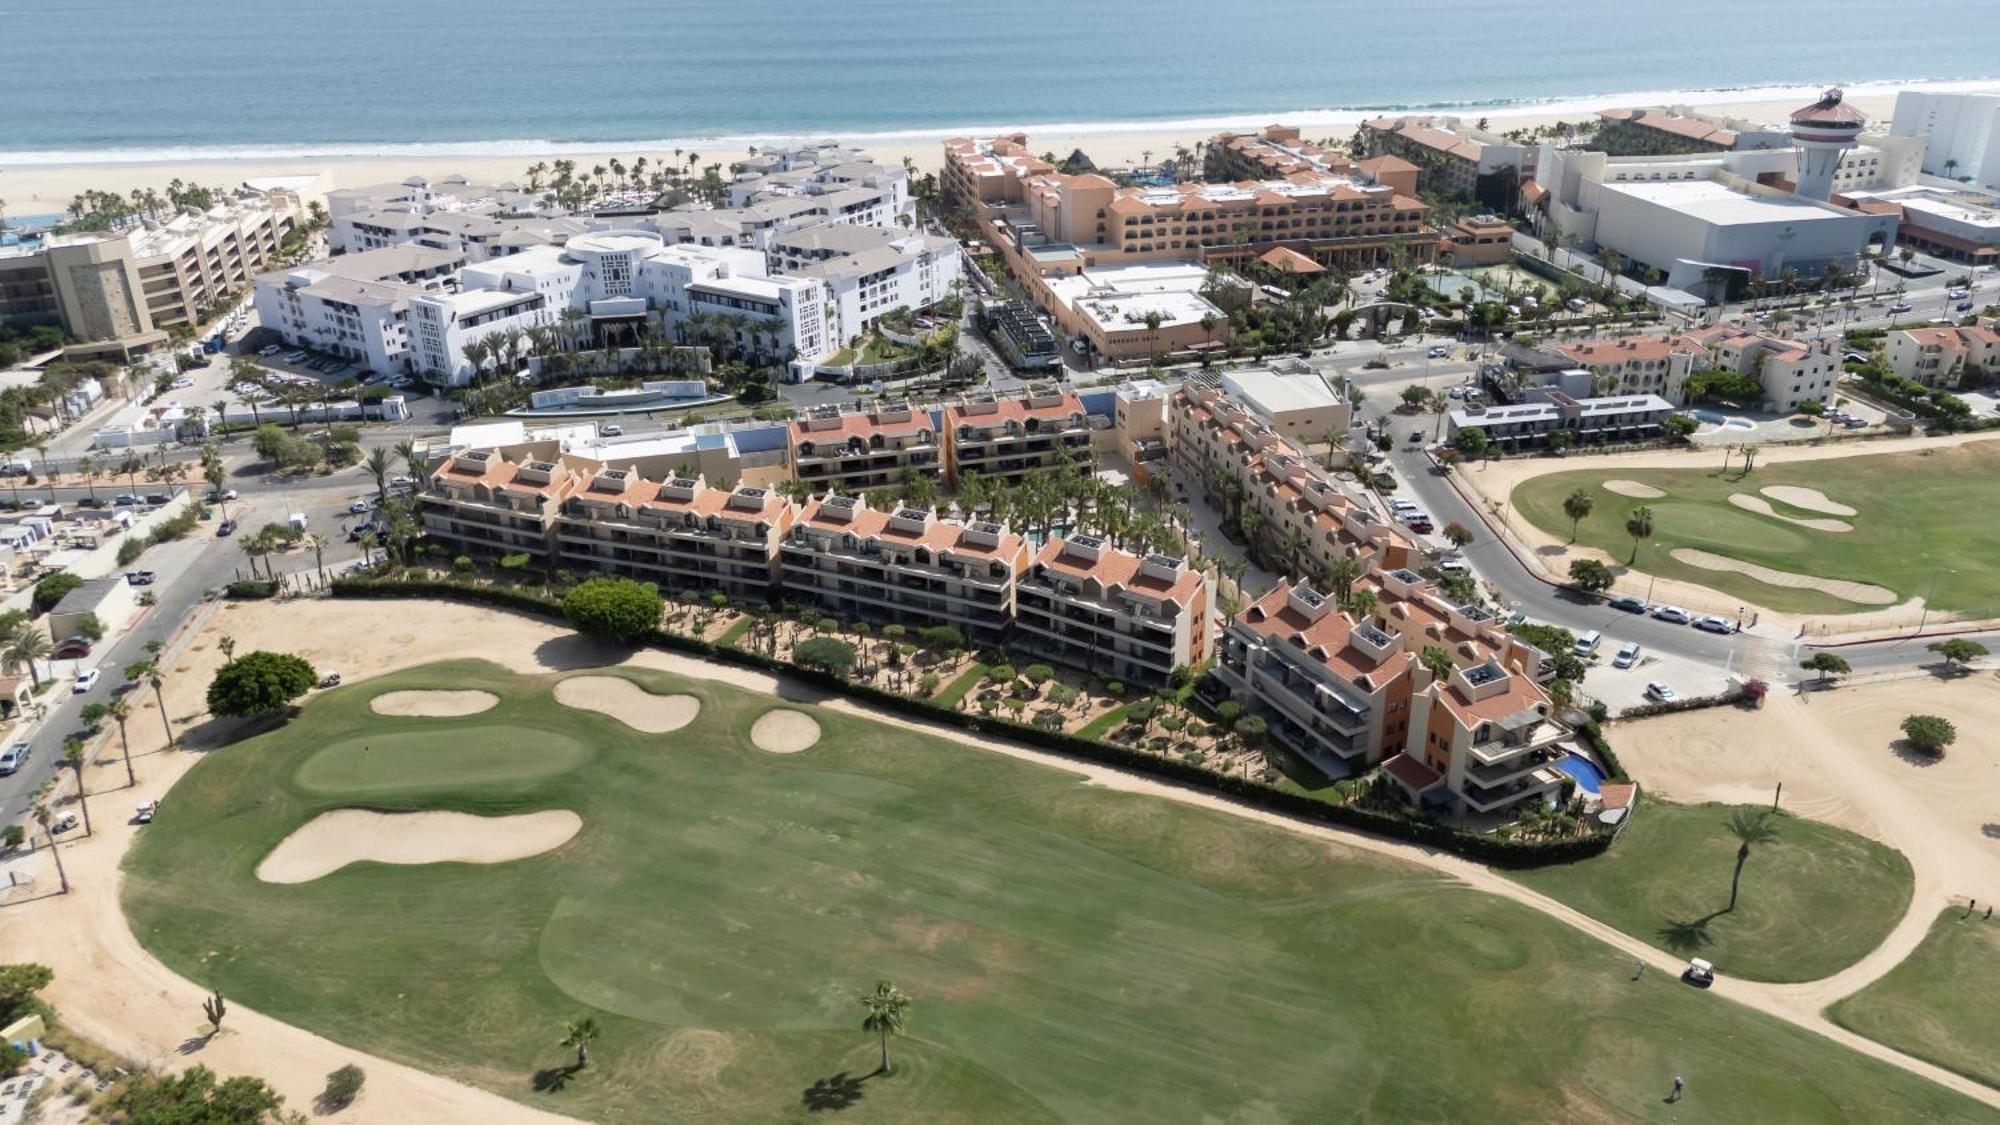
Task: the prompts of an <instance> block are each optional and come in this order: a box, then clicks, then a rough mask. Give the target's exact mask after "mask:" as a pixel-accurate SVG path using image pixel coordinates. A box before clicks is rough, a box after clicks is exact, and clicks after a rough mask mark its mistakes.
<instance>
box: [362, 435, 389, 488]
mask: <svg viewBox="0 0 2000 1125" xmlns="http://www.w3.org/2000/svg"><path fill="white" fill-rule="evenodd" d="M363 464H365V465H366V466H367V467H368V475H369V476H371V477H374V478H375V499H376V500H377V501H381V500H387V499H388V498H389V451H388V450H386V449H383V448H382V447H381V446H376V447H375V448H374V449H371V450H369V451H368V460H367V461H365V462H363Z"/></svg>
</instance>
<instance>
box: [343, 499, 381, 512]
mask: <svg viewBox="0 0 2000 1125" xmlns="http://www.w3.org/2000/svg"><path fill="white" fill-rule="evenodd" d="M347 510H348V511H350V512H352V513H354V514H355V515H357V516H358V515H362V514H363V513H366V512H372V511H374V510H375V501H373V500H370V499H368V498H367V497H365V496H364V497H362V498H361V499H359V500H356V501H355V502H353V503H352V504H349V505H348V506H347Z"/></svg>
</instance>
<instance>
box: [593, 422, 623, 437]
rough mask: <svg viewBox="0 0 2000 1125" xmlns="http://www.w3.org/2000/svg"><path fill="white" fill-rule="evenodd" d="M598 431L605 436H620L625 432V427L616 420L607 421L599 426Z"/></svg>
mask: <svg viewBox="0 0 2000 1125" xmlns="http://www.w3.org/2000/svg"><path fill="white" fill-rule="evenodd" d="M597 432H598V433H600V434H603V435H604V436H605V437H618V436H620V435H622V434H623V433H624V432H625V427H623V426H621V425H619V424H618V423H616V422H606V423H605V424H604V425H602V426H599V427H597Z"/></svg>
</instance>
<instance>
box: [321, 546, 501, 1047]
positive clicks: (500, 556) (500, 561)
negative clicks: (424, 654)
mask: <svg viewBox="0 0 2000 1125" xmlns="http://www.w3.org/2000/svg"><path fill="white" fill-rule="evenodd" d="M530 561H532V559H531V556H529V555H527V554H525V553H523V554H518V555H501V556H500V569H501V570H526V569H527V568H528V563H529V562H530ZM335 1073H336V1074H337V1073H339V1072H338V1071H335Z"/></svg>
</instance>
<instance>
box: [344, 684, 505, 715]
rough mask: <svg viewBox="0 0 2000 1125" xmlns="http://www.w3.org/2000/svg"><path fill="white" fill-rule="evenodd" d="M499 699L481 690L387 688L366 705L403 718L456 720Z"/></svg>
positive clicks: (378, 712)
mask: <svg viewBox="0 0 2000 1125" xmlns="http://www.w3.org/2000/svg"><path fill="white" fill-rule="evenodd" d="M499 702H500V699H499V697H498V696H496V695H494V694H493V693H491V692H485V691H390V692H383V693H382V694H381V695H378V696H376V697H375V698H373V699H371V700H369V701H368V708H369V710H371V711H374V712H375V713H376V714H377V715H395V716H397V717H399V718H406V719H456V718H460V717H462V716H465V715H477V714H479V713H480V712H481V711H487V710H491V709H492V708H493V706H494V705H495V704H497V703H499Z"/></svg>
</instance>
